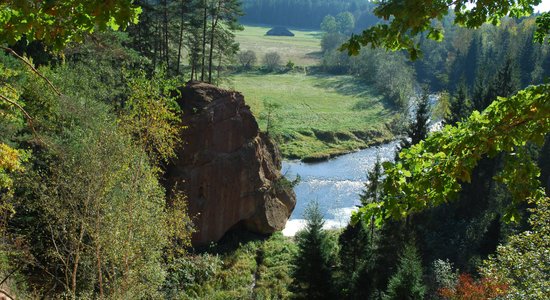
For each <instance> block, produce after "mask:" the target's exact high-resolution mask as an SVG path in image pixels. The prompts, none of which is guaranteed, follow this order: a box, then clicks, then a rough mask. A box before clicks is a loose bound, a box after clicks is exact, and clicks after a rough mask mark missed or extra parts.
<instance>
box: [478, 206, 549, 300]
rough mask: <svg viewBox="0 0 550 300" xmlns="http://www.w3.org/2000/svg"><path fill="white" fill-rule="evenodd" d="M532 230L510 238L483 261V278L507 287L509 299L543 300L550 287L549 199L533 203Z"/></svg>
mask: <svg viewBox="0 0 550 300" xmlns="http://www.w3.org/2000/svg"><path fill="white" fill-rule="evenodd" d="M532 204H533V205H534V208H532V209H530V211H531V213H532V215H531V216H530V218H529V223H530V225H531V230H529V231H525V232H522V233H519V234H516V235H513V236H511V237H509V239H508V242H507V243H506V244H505V245H502V246H499V247H498V249H497V252H496V254H495V255H493V256H491V257H490V258H489V259H488V260H486V261H485V262H484V264H483V266H482V268H481V272H482V274H483V275H484V276H485V277H487V278H489V279H494V280H496V281H497V282H505V283H507V284H508V285H509V289H508V293H509V294H508V298H509V299H541V300H542V299H546V298H548V292H549V290H550V286H549V285H548V284H549V282H550V275H549V274H550V269H549V266H550V258H549V256H548V249H549V248H550V241H549V239H548V236H549V235H550V226H549V225H548V220H550V199H549V198H548V197H543V198H539V199H537V200H536V202H533V203H532Z"/></svg>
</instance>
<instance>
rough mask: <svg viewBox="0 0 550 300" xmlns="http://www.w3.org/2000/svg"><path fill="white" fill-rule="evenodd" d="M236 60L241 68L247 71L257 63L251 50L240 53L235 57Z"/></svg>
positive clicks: (254, 53)
mask: <svg viewBox="0 0 550 300" xmlns="http://www.w3.org/2000/svg"><path fill="white" fill-rule="evenodd" d="M237 59H238V60H239V63H240V64H241V67H242V68H243V69H247V70H248V69H250V68H252V66H254V64H256V61H257V57H256V52H254V51H252V50H247V51H241V52H239V54H238V55H237Z"/></svg>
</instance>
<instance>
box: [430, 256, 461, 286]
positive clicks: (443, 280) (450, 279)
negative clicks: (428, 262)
mask: <svg viewBox="0 0 550 300" xmlns="http://www.w3.org/2000/svg"><path fill="white" fill-rule="evenodd" d="M431 278H433V281H434V282H433V285H434V286H435V288H436V289H437V290H439V289H452V288H454V287H455V286H456V284H457V283H458V272H457V271H456V270H454V268H453V264H452V263H451V262H449V260H441V259H437V260H435V261H433V263H432V269H431Z"/></svg>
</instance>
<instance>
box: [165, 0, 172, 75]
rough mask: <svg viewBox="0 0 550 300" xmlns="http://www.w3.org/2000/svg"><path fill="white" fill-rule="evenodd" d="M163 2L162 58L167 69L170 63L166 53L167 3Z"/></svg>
mask: <svg viewBox="0 0 550 300" xmlns="http://www.w3.org/2000/svg"><path fill="white" fill-rule="evenodd" d="M163 4H164V12H163V17H164V20H163V21H164V22H163V23H164V24H163V27H164V28H163V29H164V59H165V60H166V69H168V66H169V65H170V64H169V55H168V4H167V1H166V0H164V1H163Z"/></svg>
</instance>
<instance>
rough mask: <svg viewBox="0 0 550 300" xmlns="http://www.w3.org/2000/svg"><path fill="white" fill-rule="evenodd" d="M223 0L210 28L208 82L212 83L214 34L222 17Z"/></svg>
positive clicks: (220, 1) (220, 0)
mask: <svg viewBox="0 0 550 300" xmlns="http://www.w3.org/2000/svg"><path fill="white" fill-rule="evenodd" d="M221 5H222V0H218V6H217V7H216V11H215V13H214V15H212V19H213V21H212V30H210V53H209V54H208V83H212V59H213V55H214V36H215V34H216V27H217V26H218V20H219V17H220V9H221Z"/></svg>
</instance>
